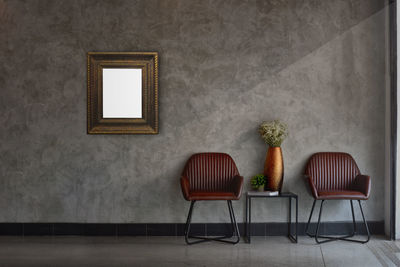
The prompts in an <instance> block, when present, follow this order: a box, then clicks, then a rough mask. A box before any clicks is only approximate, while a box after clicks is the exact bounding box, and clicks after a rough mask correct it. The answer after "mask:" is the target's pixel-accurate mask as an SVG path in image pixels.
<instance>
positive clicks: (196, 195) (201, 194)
mask: <svg viewBox="0 0 400 267" xmlns="http://www.w3.org/2000/svg"><path fill="white" fill-rule="evenodd" d="M238 199H239V197H238V196H236V195H235V193H234V192H226V191H215V192H206V191H191V192H190V193H189V199H188V200H189V201H192V200H238Z"/></svg>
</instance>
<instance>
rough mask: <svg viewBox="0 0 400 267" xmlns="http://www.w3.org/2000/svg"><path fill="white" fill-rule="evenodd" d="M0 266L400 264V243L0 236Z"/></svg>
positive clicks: (268, 238)
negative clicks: (190, 242) (192, 242)
mask: <svg viewBox="0 0 400 267" xmlns="http://www.w3.org/2000/svg"><path fill="white" fill-rule="evenodd" d="M0 266H107V267H109V266H363V267H366V266H400V243H398V242H392V241H387V240H385V239H384V238H383V237H382V238H379V237H374V238H373V239H372V240H371V241H370V242H369V243H367V244H364V245H361V244H355V243H348V242H343V241H337V242H332V243H327V244H322V245H317V244H315V243H314V241H313V239H311V238H308V237H300V239H299V243H298V244H292V243H291V242H290V241H289V240H288V239H287V238H285V237H254V238H253V239H252V243H251V244H246V243H244V242H243V241H241V243H239V244H237V245H228V244H221V243H216V242H211V243H203V244H198V245H193V246H188V245H186V244H185V242H184V239H183V237H147V238H146V237H118V238H117V237H25V238H22V237H0Z"/></svg>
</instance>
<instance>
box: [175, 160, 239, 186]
mask: <svg viewBox="0 0 400 267" xmlns="http://www.w3.org/2000/svg"><path fill="white" fill-rule="evenodd" d="M236 175H239V171H238V169H237V167H236V164H235V162H234V161H233V159H232V158H231V156H229V155H228V154H225V153H198V154H194V155H192V156H191V157H190V158H189V160H188V161H187V163H186V165H185V168H184V169H183V172H182V176H186V177H187V178H188V179H189V186H190V190H198V191H207V192H215V191H225V190H229V186H230V182H231V180H232V178H233V177H235V176H236Z"/></svg>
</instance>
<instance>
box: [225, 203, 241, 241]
mask: <svg viewBox="0 0 400 267" xmlns="http://www.w3.org/2000/svg"><path fill="white" fill-rule="evenodd" d="M228 205H229V207H230V210H231V212H232V217H231V218H233V221H232V225H234V226H235V230H236V231H235V232H236V241H234V243H233V244H237V243H239V241H240V232H239V226H238V224H237V222H236V218H235V212H234V211H233V207H232V200H228Z"/></svg>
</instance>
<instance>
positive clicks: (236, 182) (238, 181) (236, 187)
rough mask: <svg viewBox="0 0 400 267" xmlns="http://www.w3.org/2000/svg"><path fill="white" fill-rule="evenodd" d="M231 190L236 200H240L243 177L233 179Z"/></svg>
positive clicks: (237, 176) (238, 176)
mask: <svg viewBox="0 0 400 267" xmlns="http://www.w3.org/2000/svg"><path fill="white" fill-rule="evenodd" d="M231 188H232V191H233V192H234V194H235V196H236V198H237V199H239V198H240V196H241V195H242V188H243V176H240V175H236V176H235V177H233V179H232V182H231Z"/></svg>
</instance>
